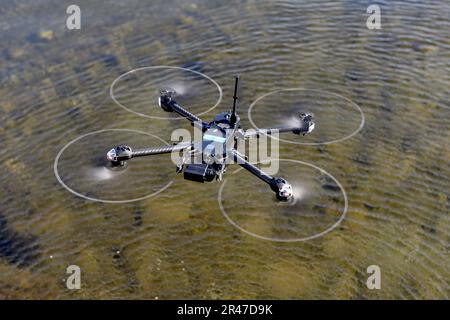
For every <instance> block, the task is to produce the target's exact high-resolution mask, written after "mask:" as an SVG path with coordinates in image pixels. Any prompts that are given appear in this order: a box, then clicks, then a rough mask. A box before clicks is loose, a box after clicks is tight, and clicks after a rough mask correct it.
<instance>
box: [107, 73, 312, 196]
mask: <svg viewBox="0 0 450 320" xmlns="http://www.w3.org/2000/svg"><path fill="white" fill-rule="evenodd" d="M238 81H239V77H236V82H235V88H234V96H233V99H234V102H233V109H232V111H230V112H222V113H220V114H218V115H217V116H216V117H215V118H214V119H213V121H211V122H209V123H206V122H204V121H203V120H201V119H200V118H199V117H197V116H196V115H194V114H192V113H190V112H189V111H187V110H186V109H184V108H183V107H182V106H180V105H179V104H178V103H177V102H176V100H175V99H174V98H175V94H176V92H175V91H174V90H173V89H170V88H168V89H163V90H161V91H160V97H159V106H160V107H161V108H162V109H163V110H164V111H166V112H176V113H178V114H179V115H181V116H183V117H184V118H186V119H187V120H189V121H191V123H192V125H193V126H196V127H198V128H200V129H201V130H202V141H191V142H181V143H179V144H176V145H172V146H162V147H156V148H144V149H137V150H133V149H131V148H130V147H129V146H124V145H121V146H117V147H115V148H113V149H111V150H110V151H109V152H108V153H107V159H108V160H109V161H111V165H112V166H114V167H120V166H124V165H125V164H126V162H127V161H128V160H130V159H132V158H136V157H143V156H150V155H156V154H163V153H171V152H183V157H181V159H180V162H179V163H178V164H177V166H176V172H177V173H181V172H183V173H184V178H185V179H187V180H191V181H196V182H211V181H213V180H219V181H220V180H222V176H223V174H224V173H225V172H226V169H227V165H228V164H229V163H237V164H239V165H240V166H242V167H243V168H245V169H247V170H248V171H250V172H251V173H252V174H254V175H255V176H257V177H258V178H260V179H261V180H262V181H264V182H265V183H267V184H268V185H269V186H270V188H271V189H272V190H273V191H274V192H275V194H276V197H277V199H278V200H280V201H288V200H291V199H293V190H292V186H291V185H290V184H289V183H288V182H287V181H286V180H285V179H283V178H280V177H272V176H270V175H268V174H266V173H265V172H264V171H262V170H261V169H259V168H258V167H256V166H254V165H253V164H251V163H250V162H248V161H247V159H246V157H245V156H244V155H242V154H240V153H239V152H238V151H237V146H238V144H239V143H240V142H244V140H245V139H248V138H251V137H255V136H256V137H259V135H261V134H271V133H272V132H275V131H277V132H279V133H282V132H292V133H294V134H303V135H305V134H307V133H310V132H311V131H312V130H313V129H314V120H313V116H312V115H311V114H305V113H302V114H300V115H299V116H298V119H297V120H298V123H297V124H296V125H294V126H290V127H278V128H271V129H259V130H256V131H252V132H245V131H244V130H243V129H242V128H241V125H240V118H239V116H238V114H237V112H236V101H237V99H238V98H237V89H238ZM193 158H195V159H196V161H193V162H192V159H193Z"/></svg>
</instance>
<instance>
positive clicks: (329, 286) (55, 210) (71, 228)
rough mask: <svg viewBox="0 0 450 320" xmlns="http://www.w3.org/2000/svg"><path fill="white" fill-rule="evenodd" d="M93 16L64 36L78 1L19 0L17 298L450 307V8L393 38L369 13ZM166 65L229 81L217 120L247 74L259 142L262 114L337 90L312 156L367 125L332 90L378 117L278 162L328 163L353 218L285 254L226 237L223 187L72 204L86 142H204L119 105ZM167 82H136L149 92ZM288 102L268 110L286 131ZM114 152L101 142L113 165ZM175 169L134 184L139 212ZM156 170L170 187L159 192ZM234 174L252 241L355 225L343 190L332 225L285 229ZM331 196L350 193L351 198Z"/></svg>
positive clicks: (182, 11)
mask: <svg viewBox="0 0 450 320" xmlns="http://www.w3.org/2000/svg"><path fill="white" fill-rule="evenodd" d="M92 2H93V1H78V2H77V4H78V5H79V6H80V7H81V10H82V28H81V30H79V31H68V30H66V29H65V18H66V14H65V11H66V7H65V4H63V3H60V1H51V0H40V1H33V2H32V3H31V2H30V3H28V4H24V3H23V2H22V1H8V2H4V3H2V6H1V9H0V17H1V19H0V30H1V40H2V41H1V42H0V74H1V78H0V82H1V86H0V124H1V125H0V141H1V146H2V149H1V151H0V160H1V162H2V163H3V166H1V167H0V177H1V181H2V184H1V185H0V195H1V197H0V298H27V299H28V298H38V299H49V298H101V299H104V298H144V299H155V298H158V299H168V298H212V299H215V298H249V299H253V298H269V299H271V298H288V299H299V298H311V299H320V298H332V299H334V298H352V299H380V298H387V299H396V298H399V299H424V298H431V299H437V298H448V297H449V293H450V292H449V282H448V279H449V278H450V277H449V276H450V274H449V266H450V258H449V239H450V237H449V235H450V230H449V229H450V228H449V211H450V210H449V209H450V202H449V196H450V194H449V190H450V166H449V163H450V144H449V141H450V136H449V132H450V130H449V128H450V110H449V109H450V106H449V87H450V77H449V76H450V64H449V61H450V60H449V58H450V53H449V52H450V51H449V47H450V22H449V17H450V4H449V3H448V1H427V2H426V3H425V2H423V3H422V2H403V1H389V2H378V3H381V9H382V29H381V30H368V29H367V28H366V19H367V14H366V8H367V6H368V5H369V3H368V2H367V1H347V2H341V3H338V2H331V1H318V2H315V3H311V2H310V1H226V2H225V1H207V2H206V1H167V0H166V1H159V0H158V1H152V2H151V3H150V2H146V1H138V0H134V1H127V2H126V5H125V4H121V2H120V1H115V0H114V1H103V2H102V3H100V2H96V3H95V4H93V3H92ZM157 65H170V66H178V67H182V66H184V67H187V68H189V69H194V70H196V71H199V72H203V73H205V74H206V75H208V76H210V77H212V78H213V79H214V80H215V81H217V83H218V84H219V85H220V86H221V87H222V89H223V99H222V102H221V103H220V104H219V105H218V106H217V108H216V109H215V110H213V111H210V112H208V113H207V114H205V115H203V116H202V117H203V118H204V119H206V120H209V119H210V118H211V117H212V116H213V115H214V114H215V113H217V112H218V111H219V110H220V111H222V110H227V109H229V108H230V105H231V102H232V89H233V85H234V83H233V76H234V75H235V74H236V73H240V74H241V77H242V81H241V83H242V85H241V99H240V101H239V111H240V115H241V120H242V124H243V126H244V127H245V128H250V127H251V123H250V121H249V117H248V113H247V111H248V109H249V107H250V105H251V103H252V102H253V101H254V100H256V99H257V98H258V97H260V96H262V95H264V94H267V93H269V92H271V91H273V90H277V89H282V88H306V89H309V90H322V91H324V92H325V93H322V94H318V95H317V96H315V95H314V94H311V91H310V92H309V94H304V95H299V99H300V100H299V101H300V102H301V105H302V106H305V108H317V110H318V112H315V115H316V117H317V123H318V127H317V129H316V132H313V134H311V135H310V136H307V137H305V138H304V139H305V140H301V139H303V138H302V137H301V136H300V137H297V136H292V135H287V136H286V138H287V139H289V140H296V139H299V140H298V141H306V142H317V141H318V140H317V139H319V140H320V139H329V140H330V139H331V140H332V138H335V137H337V136H339V137H342V136H345V135H346V134H348V133H349V132H348V130H350V132H351V131H353V129H354V128H357V127H358V124H359V121H360V118H359V115H358V114H355V112H353V111H352V109H351V107H349V105H348V104H345V103H342V100H338V99H335V100H333V99H331V100H327V98H325V97H323V95H326V93H328V92H329V93H333V94H337V95H342V96H344V97H346V98H348V99H350V100H351V101H353V102H354V103H356V104H357V105H358V106H360V108H361V109H362V110H363V112H364V115H365V124H364V127H363V128H362V130H361V131H359V132H358V133H357V134H355V135H354V136H352V137H351V138H350V139H347V140H345V141H342V142H339V143H333V144H327V145H324V144H312V145H298V144H289V143H287V142H286V141H281V142H280V158H283V159H293V160H299V161H305V162H308V163H313V164H315V165H317V166H318V167H320V168H323V169H324V170H326V171H327V172H329V173H330V174H332V175H333V176H334V177H335V178H336V179H337V180H338V181H339V182H340V183H341V184H342V186H343V187H344V188H345V191H346V194H347V196H348V212H347V214H346V216H345V219H344V221H342V222H341V223H340V224H339V225H338V227H337V228H336V229H334V230H333V231H332V232H330V233H327V234H326V235H324V236H322V237H318V238H316V239H312V240H309V241H306V242H294V243H279V242H270V241H267V240H262V239H258V238H254V237H251V236H250V235H248V234H246V233H244V232H241V231H239V230H238V229H236V228H234V227H233V226H232V225H231V224H230V223H229V222H228V220H227V219H226V218H225V217H224V215H223V214H222V213H221V211H220V206H219V203H218V199H217V195H218V192H219V189H220V186H221V184H220V183H216V184H211V185H202V184H195V183H193V182H189V181H185V180H183V179H182V177H181V176H177V177H176V178H175V180H174V183H173V184H172V185H171V186H170V189H168V190H170V191H171V192H170V193H164V192H163V193H160V194H158V195H157V196H155V197H152V198H148V199H144V200H142V201H136V202H130V203H101V202H93V201H88V200H86V199H83V198H80V197H77V196H75V195H74V194H72V193H70V192H68V190H66V189H65V188H63V186H62V185H61V184H60V183H59V182H58V180H57V179H56V177H55V174H54V171H53V170H54V168H53V165H54V161H55V158H56V156H57V155H58V152H59V151H60V150H61V149H62V148H63V147H64V146H65V145H66V144H67V143H69V142H70V141H72V140H73V139H76V138H77V137H79V136H81V135H84V134H86V133H89V132H93V131H97V130H102V129H107V128H122V129H134V130H140V131H144V132H148V133H151V134H154V135H157V136H159V137H161V138H162V139H165V140H166V141H170V134H171V132H172V130H173V129H175V128H178V127H182V128H186V129H190V128H191V127H190V125H189V124H188V123H187V122H186V121H184V120H168V119H162V120H161V119H149V118H146V117H140V116H138V115H136V114H134V113H131V112H127V111H126V110H124V109H123V108H120V107H119V106H118V105H117V104H116V103H115V102H114V101H113V99H111V97H110V95H109V88H110V85H111V83H112V82H113V81H114V80H115V79H116V78H117V77H119V76H120V75H121V74H123V73H125V72H127V71H129V70H131V69H133V68H137V67H144V66H157ZM153 76H154V75H152V74H151V73H150V74H148V73H147V74H146V75H144V76H142V77H141V78H138V80H139V81H137V83H138V84H139V85H144V87H145V85H146V84H148V83H149V81H152V80H153V79H154V78H153ZM145 77H147V78H145ZM130 81H131V82H123V83H122V84H121V85H122V86H121V87H120V90H119V91H120V92H118V94H120V96H119V97H118V99H121V100H120V102H121V103H130V104H131V107H132V108H136V109H135V110H138V111H142V110H144V111H145V110H146V106H147V103H148V101H147V99H148V98H147V96H145V95H143V96H140V95H139V92H141V91H139V90H138V89H139V88H140V87H139V86H135V85H131V84H133V82H132V81H133V79H131V80H130ZM128 87H129V88H130V90H131V89H133V90H137V91H136V95H135V94H133V95H132V94H130V93H129V92H128V91H127V90H126V88H128ZM208 90H211V92H210V91H208ZM214 90H215V88H214V87H212V88H211V87H208V89H207V90H206V89H205V90H200V89H198V92H195V93H196V98H195V102H196V103H197V104H198V106H194V108H195V111H196V112H197V109H198V110H199V111H202V110H206V109H208V107H210V106H211V105H210V104H211V100H213V102H214V101H215V100H216V96H214V97H215V98H214V99H212V98H211V97H212V92H213V91H214ZM214 94H215V95H216V94H217V92H214ZM197 97H198V98H197ZM321 97H322V98H321ZM191 99H192V97H191ZM292 99H294V98H292ZM325 102H327V103H325ZM273 103H275V102H274V101H272V102H271V101H270V99H269V100H266V101H265V103H262V104H258V106H256V107H255V109H258V108H259V109H258V110H259V111H261V110H262V115H265V113H264V112H268V113H269V114H270V115H271V116H273V117H275V116H276V114H275V113H273V112H274V108H273ZM325 104H326V106H325V107H324V105H325ZM340 104H341V105H340ZM282 105H284V104H282ZM203 108H204V109H203ZM321 108H322V109H321ZM323 108H328V109H327V110H329V111H326V112H322V114H323V115H328V118H326V116H323V117H322V116H321V111H323V110H324V109H323ZM349 108H350V109H349ZM341 110H342V112H340V111H341ZM155 112H156V111H155ZM158 112H159V111H158ZM158 115H159V116H161V115H164V114H163V113H160V114H158ZM262 115H261V114H256V111H255V114H254V119H253V118H252V119H253V120H254V121H255V123H256V124H257V125H258V124H259V123H260V122H261V124H262V122H264V121H266V120H265V119H267V118H265V117H264V116H262ZM258 121H259V122H258ZM320 121H322V123H321V125H320V126H319V124H320ZM324 128H326V130H325V129H324ZM314 134H316V135H314ZM100 136H101V135H100ZM91 137H92V136H91ZM124 139H125V138H124ZM140 139H143V138H142V137H140ZM315 139H316V140H315ZM113 140H114V137H113V136H105V137H104V138H101V139H95V140H92V141H89V140H86V141H85V142H83V143H85V144H84V145H83V146H89V148H91V149H89V150H93V149H95V150H97V146H98V147H99V148H100V147H101V148H102V152H103V151H107V150H103V149H104V148H106V147H107V146H108V145H109V144H110V143H111V142H110V141H113ZM133 141H134V140H133ZM151 141H152V143H153V142H154V141H155V140H151ZM322 141H324V140H322ZM319 142H320V141H319ZM118 143H121V142H120V141H119V142H118ZM142 143H144V142H142ZM72 146H73V149H72V150H73V151H72V152H69V153H64V154H63V155H62V158H63V159H62V161H63V162H64V164H62V167H61V170H63V169H67V172H66V175H68V176H69V177H68V178H67V179H69V178H70V175H72V178H73V179H75V180H70V179H69V181H68V183H70V182H71V181H77V179H78V180H80V179H81V180H82V179H83V177H84V176H82V175H78V174H77V173H74V170H81V169H78V167H77V166H76V163H77V160H78V158H77V157H82V156H83V155H84V154H83V149H81V151H80V149H79V148H80V146H82V145H75V144H74V145H72ZM77 148H78V149H77ZM68 150H69V149H68ZM76 150H78V151H76ZM87 154H88V155H90V153H87ZM161 157H162V158H161ZM163 157H164V156H158V158H155V162H152V163H151V164H150V163H145V162H144V163H145V165H144V164H143V167H142V168H144V169H145V170H144V171H139V170H137V171H136V170H135V171H132V175H131V177H133V179H131V178H130V176H128V178H125V179H124V180H120V182H121V184H120V188H117V189H123V190H124V191H123V192H124V193H120V194H118V195H116V196H125V195H126V196H130V197H135V196H141V195H143V194H145V193H146V192H147V191H149V190H150V189H151V188H153V187H154V186H155V185H158V184H160V183H161V182H164V181H166V179H165V178H164V177H163V176H165V175H166V172H168V173H167V175H170V179H172V175H173V174H174V173H173V171H174V168H173V165H172V163H171V162H167V164H166V162H165V161H163V160H161V159H164V158H163ZM94 158H95V157H94ZM83 159H84V158H83ZM71 168H72V169H71ZM130 170H132V168H130ZM172 170H173V171H172ZM285 170H286V173H287V174H292V175H293V174H295V172H300V171H296V170H295V168H294V167H286V169H285ZM299 170H300V169H299ZM149 171H151V172H152V173H154V172H158V175H154V174H151V176H150V175H149V177H146V172H149ZM312 171H313V170H312ZM312 171H311V170H309V171H308V172H312ZM75 172H76V171H75ZM80 172H81V171H80ZM289 172H290V173H289ZM126 173H127V172H126ZM126 173H125V174H126ZM229 173H230V175H229V177H228V179H229V180H227V182H226V184H227V185H226V186H225V187H224V190H223V192H224V194H223V196H224V197H226V198H224V200H225V202H224V206H225V208H226V209H230V210H232V214H231V215H230V216H231V217H233V218H235V219H236V220H237V221H239V222H240V223H242V224H243V225H244V226H246V227H248V228H249V229H251V231H253V232H256V233H261V234H263V235H267V236H272V237H275V236H292V237H297V236H305V235H306V234H307V233H308V232H315V231H317V230H318V229H321V228H323V227H324V226H325V225H329V224H331V223H332V222H333V221H336V218H337V217H338V216H336V212H332V213H330V215H327V214H328V212H329V211H330V210H331V211H332V210H333V208H334V207H333V206H336V208H338V209H339V208H341V205H342V198H341V196H340V195H339V194H337V195H332V196H330V197H327V196H324V197H325V198H326V199H325V198H323V197H322V198H323V199H322V200H320V199H321V197H317V198H318V199H319V200H318V201H319V202H320V203H319V204H318V206H319V209H320V205H322V207H324V208H322V209H320V210H319V211H320V212H322V211H323V212H322V215H321V216H319V217H318V218H317V219H313V218H311V217H308V219H307V220H308V224H307V225H305V224H301V222H302V221H299V220H295V219H296V218H297V217H296V216H294V217H292V215H290V213H289V212H286V214H285V215H283V216H279V217H278V216H277V217H274V215H275V214H276V212H277V211H265V210H264V206H266V205H267V206H272V205H273V203H272V202H270V201H269V200H270V199H268V198H265V197H270V196H272V194H271V193H270V191H267V193H264V192H265V191H264V190H266V189H264V186H261V185H260V184H259V182H258V181H257V180H256V179H253V178H252V177H251V176H250V175H249V174H247V173H245V172H242V175H241V177H242V179H236V175H232V174H231V171H230V172H229ZM305 175H306V174H305ZM311 176H312V178H311V179H312V181H315V180H314V176H313V174H312V173H311ZM66 177H67V176H66ZM130 179H131V180H132V181H130ZM252 179H253V180H252ZM321 181H322V180H321ZM84 182H86V181H84ZM122 182H123V183H122ZM77 183H78V182H75V184H77ZM86 183H87V182H86ZM78 185H79V184H78ZM149 186H150V187H151V188H150V187H149ZM230 186H234V188H230ZM238 186H240V187H241V188H244V190H247V191H245V192H243V191H242V189H238V188H237V187H238ZM327 186H328V187H327ZM147 187H148V188H149V189H147ZM87 188H91V189H89V190H90V191H89V194H90V195H91V196H97V195H99V194H100V196H104V197H114V196H115V195H114V190H115V188H112V187H111V185H109V184H106V185H105V187H104V188H103V189H99V188H97V189H96V188H95V186H94V187H92V185H89V184H88V183H87V184H86V190H87ZM105 188H109V189H105ZM317 188H319V189H317ZM317 188H316V189H313V190H320V191H317V192H328V193H338V191H337V189H336V186H335V185H329V184H328V185H327V184H326V183H323V185H322V187H320V186H319V187H317ZM254 191H256V192H260V193H261V195H262V197H264V201H260V198H258V197H255V196H254V194H252V192H254ZM118 192H121V190H118ZM320 194H322V193H320ZM324 194H326V193H324ZM330 199H335V200H334V201H331V202H330V201H329V200H330ZM325 200H326V201H325ZM327 201H328V202H327ZM328 203H330V205H329V207H328ZM311 207H314V205H313V204H311ZM321 210H322V211H321ZM327 210H328V211H327ZM336 210H337V209H336ZM339 210H340V209H339ZM280 211H283V210H282V209H280ZM287 211H289V210H287ZM283 212H284V211H283ZM247 213H248V215H247V216H246V214H247ZM258 213H260V215H258ZM280 217H282V218H283V219H284V217H285V218H286V220H283V221H281V222H280V221H278V220H277V219H281V218H280ZM331 218H333V219H334V220H333V219H331ZM274 221H275V222H276V223H277V224H276V225H274V224H271V223H274ZM315 222H317V224H314V223H315ZM316 229H317V230H316ZM71 264H76V265H78V266H80V268H81V270H82V289H81V290H75V291H70V290H68V289H67V288H66V287H65V282H64V281H65V280H64V279H66V278H67V274H66V268H67V266H68V265H71ZM373 264H375V265H378V266H380V268H381V272H382V284H381V285H382V288H381V290H369V289H368V288H367V287H366V279H367V277H368V274H367V273H366V268H367V267H368V266H369V265H373Z"/></svg>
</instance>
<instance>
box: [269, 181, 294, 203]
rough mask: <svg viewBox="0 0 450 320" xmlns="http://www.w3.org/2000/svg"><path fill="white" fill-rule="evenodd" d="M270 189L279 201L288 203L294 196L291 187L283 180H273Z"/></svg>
mask: <svg viewBox="0 0 450 320" xmlns="http://www.w3.org/2000/svg"><path fill="white" fill-rule="evenodd" d="M270 187H271V189H272V190H273V191H274V192H275V194H276V197H277V199H278V200H280V201H289V200H290V199H292V198H293V196H294V191H293V189H292V186H291V185H290V184H289V183H288V182H287V181H286V180H285V179H283V178H274V180H273V182H272V184H271V186H270Z"/></svg>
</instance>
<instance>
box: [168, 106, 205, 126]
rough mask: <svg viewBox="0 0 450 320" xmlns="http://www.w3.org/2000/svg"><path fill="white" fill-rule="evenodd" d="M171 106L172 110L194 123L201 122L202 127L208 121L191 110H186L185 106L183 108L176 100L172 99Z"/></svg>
mask: <svg viewBox="0 0 450 320" xmlns="http://www.w3.org/2000/svg"><path fill="white" fill-rule="evenodd" d="M168 104H169V107H170V109H171V110H172V111H175V112H176V113H178V114H179V115H180V116H182V117H184V118H186V119H188V120H189V121H191V122H192V123H193V124H194V123H201V124H202V128H204V127H205V126H206V125H207V123H205V122H203V120H202V119H200V118H199V117H197V116H196V115H195V114H193V113H192V112H189V111H188V110H186V109H185V108H183V107H182V106H180V105H179V104H178V103H177V102H176V101H175V100H171V101H170V102H169V103H168Z"/></svg>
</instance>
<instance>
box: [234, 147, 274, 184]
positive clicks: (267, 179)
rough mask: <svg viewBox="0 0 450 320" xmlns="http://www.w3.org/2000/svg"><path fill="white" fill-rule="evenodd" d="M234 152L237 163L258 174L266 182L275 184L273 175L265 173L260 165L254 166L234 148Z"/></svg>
mask: <svg viewBox="0 0 450 320" xmlns="http://www.w3.org/2000/svg"><path fill="white" fill-rule="evenodd" d="M232 154H233V158H234V161H236V163H237V164H239V165H240V166H241V167H243V168H244V169H246V170H248V171H250V173H252V174H253V175H255V176H257V177H258V178H260V179H261V180H262V181H264V182H265V183H267V184H269V185H271V186H272V185H273V183H274V180H275V179H274V178H273V177H272V176H270V175H268V174H267V173H265V172H264V171H262V170H261V169H259V168H258V167H256V166H254V165H253V164H251V163H250V162H248V161H247V160H245V159H244V158H243V157H242V156H241V155H240V154H239V153H238V152H237V151H236V150H233V151H232Z"/></svg>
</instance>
